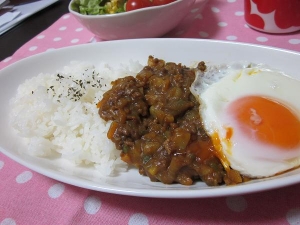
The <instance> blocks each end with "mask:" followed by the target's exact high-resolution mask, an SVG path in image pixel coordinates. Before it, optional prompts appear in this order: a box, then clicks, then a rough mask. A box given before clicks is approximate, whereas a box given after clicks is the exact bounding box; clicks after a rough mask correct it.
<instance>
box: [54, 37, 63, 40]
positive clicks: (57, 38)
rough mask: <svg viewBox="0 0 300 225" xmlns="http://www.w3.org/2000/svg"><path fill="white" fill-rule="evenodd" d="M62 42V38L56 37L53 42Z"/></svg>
mask: <svg viewBox="0 0 300 225" xmlns="http://www.w3.org/2000/svg"><path fill="white" fill-rule="evenodd" d="M60 40H61V37H56V38H54V39H53V41H60Z"/></svg>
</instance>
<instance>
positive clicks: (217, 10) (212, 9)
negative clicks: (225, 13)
mask: <svg viewBox="0 0 300 225" xmlns="http://www.w3.org/2000/svg"><path fill="white" fill-rule="evenodd" d="M211 11H213V12H214V13H219V12H220V9H218V8H217V7H211Z"/></svg>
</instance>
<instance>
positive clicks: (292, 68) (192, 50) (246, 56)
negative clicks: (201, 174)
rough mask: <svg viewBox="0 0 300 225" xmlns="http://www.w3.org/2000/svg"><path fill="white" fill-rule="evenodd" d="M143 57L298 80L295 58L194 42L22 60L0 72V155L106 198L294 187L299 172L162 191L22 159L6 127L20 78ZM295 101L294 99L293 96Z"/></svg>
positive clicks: (152, 42)
mask: <svg viewBox="0 0 300 225" xmlns="http://www.w3.org/2000/svg"><path fill="white" fill-rule="evenodd" d="M149 55H154V56H155V57H157V58H161V59H164V60H166V61H173V62H177V63H179V62H181V63H183V64H185V65H187V66H192V65H195V63H196V62H199V61H201V60H204V61H208V62H213V63H229V62H232V61H240V60H246V61H251V62H254V63H265V64H268V65H269V66H271V67H273V68H276V69H279V70H282V71H285V72H286V73H287V74H290V75H291V76H294V77H296V78H298V79H300V73H299V71H300V66H299V62H300V53H298V52H291V51H285V50H281V49H274V48H268V47H263V46H256V45H250V44H241V43H233V42H223V41H209V40H196V39H135V40H122V41H110V42H101V43H95V44H86V45H80V46H74V47H68V48H63V49H59V50H55V51H49V52H45V53H42V54H39V55H36V56H33V57H29V58H26V59H23V60H21V61H19V62H17V63H15V64H13V65H11V66H8V67H7V68H4V69H3V70H1V71H0V90H1V95H0V106H1V107H0V125H1V130H0V146H1V147H0V150H1V152H2V153H4V154H5V155H7V156H8V157H10V158H12V159H13V160H15V161H17V162H18V163H20V164H22V165H24V166H26V167H28V168H30V169H32V170H34V171H36V172H38V173H41V174H43V175H45V176H48V177H51V178H53V179H56V180H59V181H61V182H65V183H68V184H71V185H75V186H78V187H82V188H87V189H91V190H97V191H102V192H107V193H114V194H121V195H130V196H141V197H156V198H202V197H218V196H228V195H237V194H245V193H253V192H257V191H263V190H269V189H273V188H279V187H284V186H287V185H292V184H296V183H298V182H300V169H296V170H293V171H290V172H287V173H284V174H282V175H280V176H276V177H273V178H268V179H259V180H254V181H251V182H247V183H244V184H240V185H235V186H219V187H208V186H206V185H205V184H204V183H202V182H197V183H195V184H194V185H192V186H183V185H179V184H172V185H164V184H161V183H158V182H150V180H149V178H148V177H143V176H141V175H139V174H138V171H137V170H136V169H130V170H129V171H128V172H125V173H121V174H119V175H117V176H115V177H101V176H99V175H98V174H97V173H96V172H95V170H94V169H91V168H78V167H74V166H72V165H69V164H68V163H66V162H65V161H63V160H62V159H44V158H38V157H32V156H28V155H26V154H24V148H25V146H24V145H23V144H22V143H21V141H20V138H19V137H17V136H16V135H15V134H14V133H13V132H12V130H11V128H10V127H9V124H8V116H9V105H8V102H9V99H11V98H12V97H13V96H14V95H15V93H16V90H17V87H18V85H19V84H21V83H22V82H24V80H25V79H26V78H30V77H33V76H36V75H38V74H39V73H40V72H43V73H47V72H49V73H54V72H55V71H56V70H58V69H61V68H62V67H63V66H65V65H69V63H70V61H74V60H76V61H88V62H91V63H93V64H95V65H96V66H97V64H99V62H103V61H105V62H107V63H109V64H110V65H113V66H117V65H119V63H126V62H128V61H129V60H130V59H132V60H139V61H140V62H141V63H143V64H144V65H145V64H146V62H147V58H148V56H149ZM295 97H298V96H295Z"/></svg>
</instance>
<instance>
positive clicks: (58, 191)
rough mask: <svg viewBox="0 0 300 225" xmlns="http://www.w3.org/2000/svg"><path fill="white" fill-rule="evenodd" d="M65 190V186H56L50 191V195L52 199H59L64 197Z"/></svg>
mask: <svg viewBox="0 0 300 225" xmlns="http://www.w3.org/2000/svg"><path fill="white" fill-rule="evenodd" d="M64 190H65V185H63V184H60V183H59V184H54V185H52V186H51V187H50V188H49V190H48V195H49V197H50V198H58V197H59V196H61V195H62V193H63V192H64Z"/></svg>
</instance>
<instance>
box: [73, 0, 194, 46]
mask: <svg viewBox="0 0 300 225" xmlns="http://www.w3.org/2000/svg"><path fill="white" fill-rule="evenodd" d="M72 1H73V0H72ZM72 1H71V2H70V4H69V11H70V13H71V14H72V15H73V16H74V17H75V18H76V19H77V20H78V21H79V22H80V23H81V24H82V25H83V26H85V27H86V28H87V29H88V30H89V31H91V32H92V33H93V34H95V35H96V38H97V39H102V40H117V39H134V38H153V37H160V36H162V35H164V34H166V33H167V32H169V31H171V30H172V29H173V28H175V27H176V26H177V25H178V24H179V23H180V22H181V21H182V20H183V19H184V18H185V16H186V15H187V14H188V13H189V12H190V10H191V7H192V5H193V4H194V3H195V0H177V1H175V2H172V3H169V4H167V5H162V6H153V7H147V8H142V9H138V10H134V11H130V12H124V13H117V14H107V15H82V14H80V13H78V12H75V11H73V10H72V9H71V3H72Z"/></svg>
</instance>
